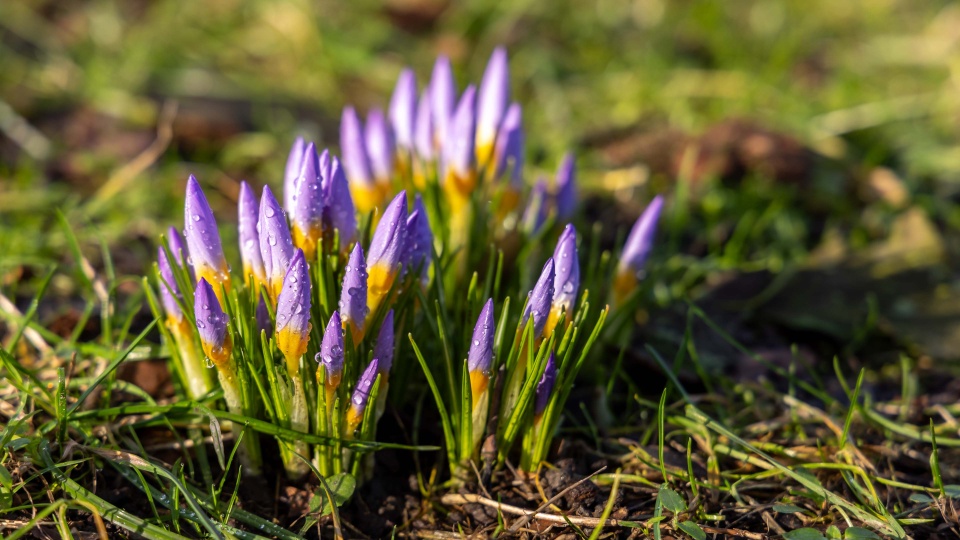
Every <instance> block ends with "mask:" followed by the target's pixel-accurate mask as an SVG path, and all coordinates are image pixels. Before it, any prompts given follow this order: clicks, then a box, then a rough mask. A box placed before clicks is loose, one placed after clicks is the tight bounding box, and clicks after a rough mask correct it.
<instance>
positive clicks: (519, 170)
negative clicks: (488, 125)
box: [494, 103, 524, 188]
mask: <svg viewBox="0 0 960 540" xmlns="http://www.w3.org/2000/svg"><path fill="white" fill-rule="evenodd" d="M523 140H524V139H523V111H522V109H521V108H520V105H519V104H517V103H512V104H510V107H509V108H508V109H507V112H506V114H504V116H503V123H501V124H500V132H499V134H498V135H497V142H496V151H495V152H494V154H495V157H496V170H495V174H494V176H495V177H496V178H502V177H503V175H504V174H508V175H509V176H510V178H509V182H510V186H512V187H515V188H519V187H520V184H521V183H522V181H523V151H524V148H523V144H524V142H523Z"/></svg>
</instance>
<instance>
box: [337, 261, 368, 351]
mask: <svg viewBox="0 0 960 540" xmlns="http://www.w3.org/2000/svg"><path fill="white" fill-rule="evenodd" d="M343 272H344V274H343V289H342V290H341V291H340V304H339V306H340V318H341V319H343V328H344V329H346V328H347V327H348V326H349V327H350V335H352V336H353V345H354V347H356V346H357V345H358V344H359V343H360V341H361V340H363V332H364V328H365V326H366V320H367V263H366V262H365V261H364V259H363V249H362V248H361V247H360V244H359V243H357V244H356V245H354V246H353V251H352V252H351V253H350V259H349V260H348V261H347V266H346V267H344V269H343Z"/></svg>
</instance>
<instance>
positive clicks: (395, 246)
mask: <svg viewBox="0 0 960 540" xmlns="http://www.w3.org/2000/svg"><path fill="white" fill-rule="evenodd" d="M406 236H407V192H406V191H401V192H400V193H398V194H397V196H396V197H394V198H393V200H392V201H390V204H389V205H388V206H387V209H386V210H384V212H383V216H382V217H381V218H380V223H378V224H377V228H376V230H375V231H374V232H373V239H372V240H371V241H370V254H369V256H368V257H367V262H368V265H369V266H370V267H373V266H374V265H384V267H385V268H389V269H391V270H396V268H397V267H398V266H399V265H400V262H401V261H402V258H403V254H404V245H405V242H406Z"/></svg>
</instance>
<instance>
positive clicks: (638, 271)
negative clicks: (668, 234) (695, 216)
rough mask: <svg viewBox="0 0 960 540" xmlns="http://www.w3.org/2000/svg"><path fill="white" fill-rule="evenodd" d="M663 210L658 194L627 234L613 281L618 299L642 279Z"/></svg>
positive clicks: (622, 298)
mask: <svg viewBox="0 0 960 540" xmlns="http://www.w3.org/2000/svg"><path fill="white" fill-rule="evenodd" d="M661 210H663V197H662V196H660V195H657V196H656V197H654V199H653V200H652V201H650V204H649V205H648V206H647V208H646V209H644V211H643V213H642V214H640V217H639V218H638V219H637V221H636V223H634V224H633V229H631V230H630V235H629V236H627V241H626V243H625V244H624V245H623V252H621V253H620V261H619V262H618V263H617V273H616V276H615V277H614V281H613V292H614V297H615V299H616V300H617V301H622V300H624V299H625V298H626V297H627V295H629V294H630V293H631V292H633V290H634V289H635V288H636V287H637V283H638V282H639V281H640V277H641V275H642V273H643V266H644V264H645V263H646V262H647V257H648V256H649V255H650V249H651V248H652V247H653V237H654V235H656V233H657V221H658V220H659V219H660V212H661Z"/></svg>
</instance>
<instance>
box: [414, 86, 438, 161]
mask: <svg viewBox="0 0 960 540" xmlns="http://www.w3.org/2000/svg"><path fill="white" fill-rule="evenodd" d="M413 144H414V146H415V147H416V149H417V155H418V156H420V159H421V160H422V161H425V162H427V161H432V160H433V156H434V153H435V152H434V151H435V149H436V147H435V146H434V140H433V113H432V111H431V110H430V89H429V88H427V89H425V90H424V91H423V93H422V94H420V101H418V102H417V119H416V122H415V123H414V125H413Z"/></svg>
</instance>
